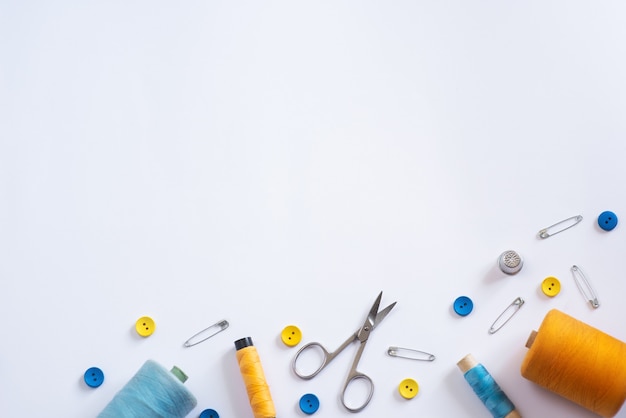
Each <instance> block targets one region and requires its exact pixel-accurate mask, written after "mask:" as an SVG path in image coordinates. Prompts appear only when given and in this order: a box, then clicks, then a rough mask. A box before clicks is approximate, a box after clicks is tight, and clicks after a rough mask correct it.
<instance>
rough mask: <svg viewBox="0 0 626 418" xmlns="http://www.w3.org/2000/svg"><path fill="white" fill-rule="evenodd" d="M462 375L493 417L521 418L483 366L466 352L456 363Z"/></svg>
mask: <svg viewBox="0 0 626 418" xmlns="http://www.w3.org/2000/svg"><path fill="white" fill-rule="evenodd" d="M457 366H458V367H459V369H460V370H461V372H462V373H463V377H465V380H466V381H467V383H469V385H470V387H471V388H472V389H473V390H474V393H476V395H477V396H478V398H479V399H480V400H481V401H482V403H483V405H485V407H486V408H487V409H488V410H489V412H490V413H491V415H493V417H494V418H521V415H520V414H519V413H518V412H517V410H516V409H515V405H513V402H511V400H510V399H509V398H508V397H507V396H506V394H505V393H504V391H503V390H502V389H501V388H500V386H499V385H498V384H497V383H496V381H495V379H494V378H493V377H492V376H491V375H490V374H489V372H488V371H487V369H485V367H484V366H483V365H482V364H480V363H478V362H477V361H476V359H475V358H474V356H472V355H471V354H468V355H467V356H465V357H463V358H462V359H461V360H459V362H458V363H457Z"/></svg>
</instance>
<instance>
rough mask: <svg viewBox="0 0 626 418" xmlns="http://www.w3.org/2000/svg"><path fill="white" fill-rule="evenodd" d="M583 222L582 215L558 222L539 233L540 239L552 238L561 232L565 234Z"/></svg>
mask: <svg viewBox="0 0 626 418" xmlns="http://www.w3.org/2000/svg"><path fill="white" fill-rule="evenodd" d="M582 220H583V217H582V216H581V215H576V216H572V217H571V218H567V219H564V220H562V221H561V222H557V223H555V224H554V225H551V226H549V227H547V228H543V229H542V230H540V231H539V234H538V235H539V238H541V239H546V238H550V237H551V236H552V235H556V234H558V233H559V232H563V231H565V230H566V229H570V228H571V227H573V226H576V225H578V223H580V221H582Z"/></svg>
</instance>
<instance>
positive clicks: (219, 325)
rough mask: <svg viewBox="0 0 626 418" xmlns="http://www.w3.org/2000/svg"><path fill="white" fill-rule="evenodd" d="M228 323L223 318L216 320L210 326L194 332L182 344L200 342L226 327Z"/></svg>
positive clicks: (188, 344) (190, 344)
mask: <svg viewBox="0 0 626 418" xmlns="http://www.w3.org/2000/svg"><path fill="white" fill-rule="evenodd" d="M228 325H229V324H228V321H227V320H225V319H224V320H222V321H219V322H216V323H215V324H213V325H211V326H210V327H208V328H205V329H203V330H202V331H200V332H199V333H197V334H195V335H194V336H193V337H191V338H189V339H188V340H187V341H185V342H184V343H183V346H184V347H193V346H194V345H196V344H200V343H201V342H203V341H206V340H208V339H209V338H211V337H212V336H214V335H215V334H217V333H219V332H222V331H224V330H225V329H226V328H228Z"/></svg>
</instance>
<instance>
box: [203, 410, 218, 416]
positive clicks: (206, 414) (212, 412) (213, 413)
mask: <svg viewBox="0 0 626 418" xmlns="http://www.w3.org/2000/svg"><path fill="white" fill-rule="evenodd" d="M200 418H220V414H218V413H217V412H215V410H213V409H205V410H204V411H202V412H201V413H200Z"/></svg>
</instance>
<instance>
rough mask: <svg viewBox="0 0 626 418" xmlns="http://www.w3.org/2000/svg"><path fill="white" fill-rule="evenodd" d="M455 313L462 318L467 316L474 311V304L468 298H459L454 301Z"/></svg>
mask: <svg viewBox="0 0 626 418" xmlns="http://www.w3.org/2000/svg"><path fill="white" fill-rule="evenodd" d="M453 306H454V312H456V313H457V314H458V315H461V316H467V315H469V314H470V312H472V309H474V302H472V300H471V299H470V298H468V297H467V296H459V297H458V298H456V300H455V301H454V304H453Z"/></svg>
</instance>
